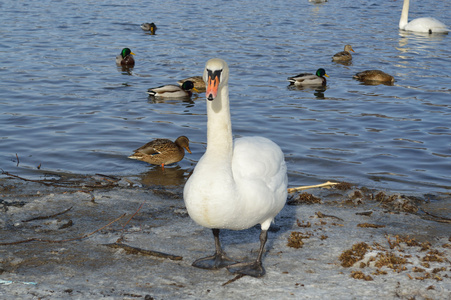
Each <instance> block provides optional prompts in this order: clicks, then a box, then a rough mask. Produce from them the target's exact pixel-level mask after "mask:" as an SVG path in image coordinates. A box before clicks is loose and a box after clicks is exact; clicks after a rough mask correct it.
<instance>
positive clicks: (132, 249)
mask: <svg viewBox="0 0 451 300" xmlns="http://www.w3.org/2000/svg"><path fill="white" fill-rule="evenodd" d="M104 246H107V247H110V248H120V249H124V250H125V251H126V252H127V253H129V254H143V255H149V256H155V257H159V258H168V259H170V260H182V259H183V257H182V256H177V255H172V254H167V253H163V252H158V251H152V250H146V249H141V248H137V247H132V246H129V245H126V244H122V243H112V244H104Z"/></svg>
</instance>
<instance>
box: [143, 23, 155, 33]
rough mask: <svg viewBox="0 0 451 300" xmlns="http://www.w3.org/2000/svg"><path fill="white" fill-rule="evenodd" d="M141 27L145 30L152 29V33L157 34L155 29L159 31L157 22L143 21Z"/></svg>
mask: <svg viewBox="0 0 451 300" xmlns="http://www.w3.org/2000/svg"><path fill="white" fill-rule="evenodd" d="M141 29H142V30H145V31H150V34H155V31H157V25H155V23H153V22H152V23H142V24H141Z"/></svg>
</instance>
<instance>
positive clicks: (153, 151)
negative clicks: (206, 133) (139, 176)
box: [128, 135, 191, 169]
mask: <svg viewBox="0 0 451 300" xmlns="http://www.w3.org/2000/svg"><path fill="white" fill-rule="evenodd" d="M184 149H186V151H188V152H189V153H191V150H190V149H189V139H188V138H187V137H186V136H183V135H182V136H179V137H178V138H177V139H176V140H175V142H173V141H171V140H168V139H156V140H153V141H150V142H148V143H147V144H145V145H143V146H141V147H139V148H138V149H136V150H135V151H134V152H135V153H133V154H132V155H130V156H129V157H128V158H131V159H137V160H140V161H144V162H147V163H149V164H153V165H161V167H162V168H163V169H164V165H169V164H173V163H176V162H179V161H181V160H182V158H183V157H184V156H185V150H184Z"/></svg>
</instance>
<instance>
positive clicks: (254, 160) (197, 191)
mask: <svg viewBox="0 0 451 300" xmlns="http://www.w3.org/2000/svg"><path fill="white" fill-rule="evenodd" d="M203 78H204V80H205V82H206V84H207V90H206V97H207V117H208V121H207V149H206V151H205V154H204V155H203V156H202V157H201V159H200V160H199V162H198V163H197V165H196V167H195V169H194V172H193V174H192V175H191V177H190V178H189V179H188V181H187V183H186V185H185V188H184V191H183V197H184V200H185V205H186V208H187V210H188V214H189V215H190V217H191V218H192V219H193V220H194V221H195V222H196V223H198V224H199V225H202V226H204V227H207V228H211V229H212V230H213V235H214V238H215V246H216V252H215V254H214V255H213V256H209V257H206V258H201V259H198V260H196V261H195V262H194V263H193V266H195V267H198V268H203V269H219V268H223V267H227V269H228V270H229V271H230V272H232V273H238V274H245V275H250V276H254V277H261V276H263V275H264V274H265V270H264V268H263V266H262V260H261V259H262V254H263V251H264V247H265V243H266V240H267V230H268V228H269V226H270V224H271V222H272V221H273V219H274V217H275V216H276V215H277V214H278V213H279V212H280V210H281V209H282V208H283V207H284V205H285V202H286V198H287V181H288V179H287V168H286V165H285V160H284V155H283V152H282V150H281V149H280V147H279V146H277V145H276V144H275V143H274V142H272V141H270V140H268V139H267V138H263V137H244V138H239V139H236V140H235V141H233V138H232V124H231V120H230V107H229V87H228V78H229V68H228V66H227V63H226V62H225V61H223V60H221V59H211V60H209V61H208V62H207V64H206V66H205V70H204V75H203ZM256 224H261V234H260V250H259V252H258V255H257V258H256V260H254V261H252V262H244V263H235V261H233V260H231V259H230V258H228V257H227V256H226V255H225V253H224V251H223V250H222V248H221V244H220V242H219V230H220V229H232V230H243V229H247V228H250V227H252V226H254V225H256Z"/></svg>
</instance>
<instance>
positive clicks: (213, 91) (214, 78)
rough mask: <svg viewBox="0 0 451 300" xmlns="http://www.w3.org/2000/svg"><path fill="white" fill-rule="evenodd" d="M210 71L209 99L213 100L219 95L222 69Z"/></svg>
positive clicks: (208, 81)
mask: <svg viewBox="0 0 451 300" xmlns="http://www.w3.org/2000/svg"><path fill="white" fill-rule="evenodd" d="M207 71H208V79H207V90H206V94H207V99H208V100H210V101H212V100H213V99H215V98H216V96H217V95H218V88H219V78H220V75H221V72H222V70H219V71H214V72H212V71H210V70H207Z"/></svg>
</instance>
